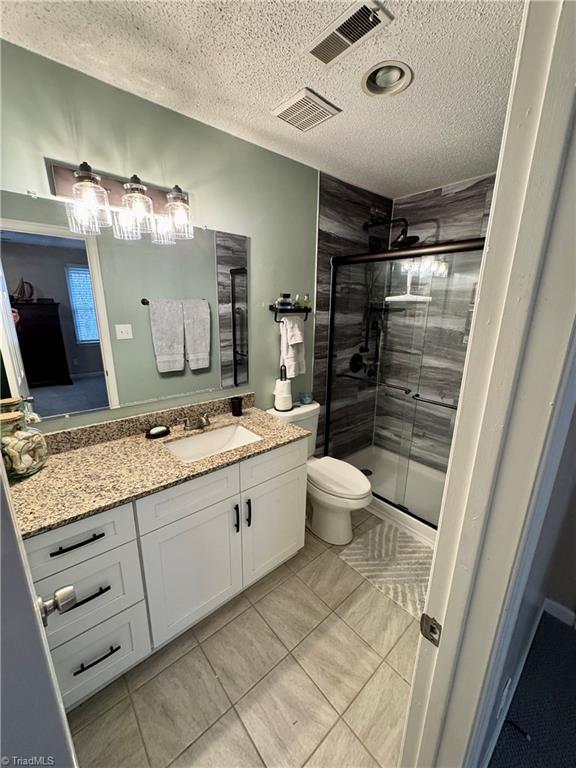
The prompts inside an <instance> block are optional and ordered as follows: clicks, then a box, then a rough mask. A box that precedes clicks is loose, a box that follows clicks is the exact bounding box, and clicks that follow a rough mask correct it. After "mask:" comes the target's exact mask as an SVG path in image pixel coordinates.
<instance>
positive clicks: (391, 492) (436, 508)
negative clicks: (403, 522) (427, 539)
mask: <svg viewBox="0 0 576 768" xmlns="http://www.w3.org/2000/svg"><path fill="white" fill-rule="evenodd" d="M346 461H348V462H350V464H352V465H353V466H355V467H357V468H358V469H369V470H370V471H371V472H372V474H371V475H370V476H369V479H370V482H371V483H372V491H373V492H374V493H376V494H378V496H382V497H384V498H385V499H388V501H391V502H393V503H394V504H401V505H402V506H404V507H407V508H408V509H409V510H410V512H412V513H413V514H414V515H416V516H417V517H419V518H420V519H422V520H425V521H426V522H428V523H431V524H432V525H438V518H439V516H440V506H441V504H442V493H443V491H444V481H445V479H446V475H445V474H444V472H440V471H439V470H438V469H433V468H432V467H427V466H426V465H425V464H420V463H419V462H417V461H413V460H412V459H410V460H407V459H406V458H405V457H404V456H399V455H398V454H397V453H393V452H392V451H387V450H386V449H385V448H379V447H378V446H377V445H370V446H368V447H367V448H362V449H361V450H360V451H356V452H355V453H352V454H350V456H346ZM406 465H408V472H407V473H406ZM405 474H406V486H405V488H404V487H403V480H402V479H401V481H400V483H398V477H399V476H400V477H401V478H403V477H404V475H405Z"/></svg>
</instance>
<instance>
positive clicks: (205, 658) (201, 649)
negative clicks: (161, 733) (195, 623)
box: [151, 638, 234, 768]
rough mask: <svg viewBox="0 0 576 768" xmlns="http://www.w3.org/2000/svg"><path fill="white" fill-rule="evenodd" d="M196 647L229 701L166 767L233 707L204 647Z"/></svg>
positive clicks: (199, 645)
mask: <svg viewBox="0 0 576 768" xmlns="http://www.w3.org/2000/svg"><path fill="white" fill-rule="evenodd" d="M206 639H208V638H206ZM196 648H198V649H199V650H200V652H201V653H202V656H203V657H204V660H205V661H206V663H207V664H208V666H209V668H210V670H211V671H212V674H213V675H214V678H215V679H216V680H217V681H218V685H219V686H220V688H222V690H223V691H224V695H225V696H226V698H227V699H228V703H229V706H228V707H226V709H225V710H224V712H222V714H221V715H219V716H218V717H217V718H216V720H214V722H213V723H210V725H209V726H208V727H207V728H205V729H204V730H203V731H202V732H201V733H199V734H198V736H196V738H195V739H192V741H191V742H190V743H189V744H186V746H185V747H184V749H182V750H181V751H180V752H178V754H177V755H176V756H175V757H174V759H173V760H171V761H170V762H169V763H168V765H167V766H166V768H170V766H171V765H172V764H173V763H174V762H175V761H176V760H178V758H179V757H181V756H182V755H183V754H184V752H186V750H187V749H190V747H191V746H192V745H193V744H195V743H196V742H197V741H198V739H200V738H202V736H204V734H205V733H207V732H208V731H209V730H210V728H212V726H213V725H216V723H217V722H219V721H220V720H221V719H222V718H223V717H224V716H225V715H227V714H228V712H230V710H231V709H234V704H233V703H232V700H231V699H230V696H228V692H227V691H226V689H225V688H224V686H223V685H222V683H221V681H220V678H219V677H218V675H217V674H216V670H215V669H214V667H213V666H212V664H211V663H210V659H209V658H208V656H207V655H206V652H205V651H204V649H203V648H202V643H198V645H197V646H196ZM196 648H192V649H191V650H192V651H193V650H195V649H196ZM151 765H152V764H151Z"/></svg>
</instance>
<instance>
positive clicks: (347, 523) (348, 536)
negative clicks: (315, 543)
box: [306, 496, 352, 545]
mask: <svg viewBox="0 0 576 768" xmlns="http://www.w3.org/2000/svg"><path fill="white" fill-rule="evenodd" d="M306 506H307V508H308V510H307V511H308V528H309V529H310V530H311V531H312V533H313V534H314V535H315V536H317V537H318V538H319V539H322V541H325V542H326V543H328V544H339V545H342V544H349V543H350V542H351V541H352V511H351V510H350V509H337V508H335V507H334V506H332V505H328V504H323V503H322V502H321V501H318V500H317V499H311V498H310V496H308V499H307V505H306Z"/></svg>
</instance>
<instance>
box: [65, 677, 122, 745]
mask: <svg viewBox="0 0 576 768" xmlns="http://www.w3.org/2000/svg"><path fill="white" fill-rule="evenodd" d="M123 677H124V675H120V677H117V678H116V680H121V679H122V678H123ZM116 680H112V682H110V683H108V685H113V684H114V683H115V682H116ZM108 685H105V686H104V688H101V689H100V690H99V691H97V692H96V693H95V694H93V696H97V695H98V694H99V693H101V692H102V691H105V690H106V688H107V687H108ZM124 685H126V693H125V695H124V696H121V697H120V698H119V699H118V701H115V702H114V703H113V704H111V705H110V706H109V707H106V709H103V710H102V711H101V712H98V713H97V714H95V715H93V716H92V717H91V718H90V719H89V720H88V722H86V723H84V725H82V726H80V728H78V729H77V730H75V731H73V730H72V727H71V726H70V720H69V714H71V713H72V712H74V710H75V709H76V707H74V709H71V710H70V712H69V713H68V712H66V720H67V722H68V729H69V731H70V735H71V736H72V740H74V736H76V734H77V733H80V731H83V730H84V728H87V727H88V726H89V725H91V724H92V723H93V722H95V721H96V720H98V718H99V717H101V716H102V715H105V714H106V712H110V710H111V709H113V708H114V707H115V706H116V704H120V702H121V701H124V699H127V698H129V697H130V691H129V690H128V685H127V683H126V681H124ZM91 698H92V697H91V696H90V697H88V698H87V699H86V700H85V701H83V702H82V704H79V705H78V706H79V707H81V706H83V705H84V704H87V703H88V702H89V701H90V700H91Z"/></svg>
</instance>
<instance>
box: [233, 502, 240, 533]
mask: <svg viewBox="0 0 576 768" xmlns="http://www.w3.org/2000/svg"><path fill="white" fill-rule="evenodd" d="M234 515H235V520H234V528H235V529H236V533H238V532H239V530H240V507H239V506H238V504H234Z"/></svg>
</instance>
